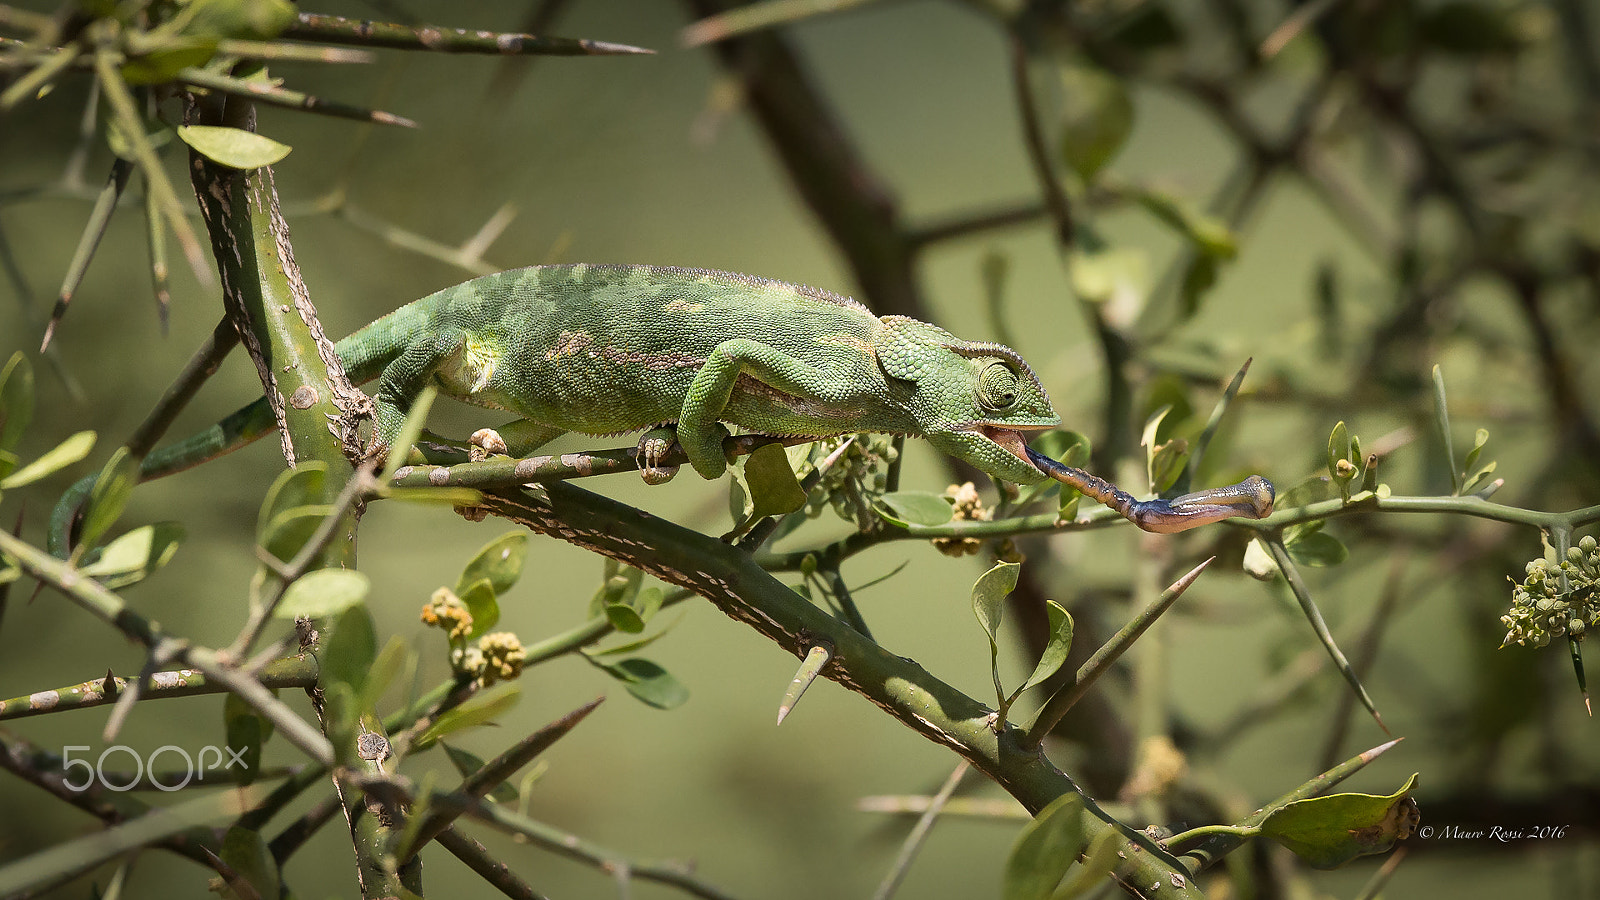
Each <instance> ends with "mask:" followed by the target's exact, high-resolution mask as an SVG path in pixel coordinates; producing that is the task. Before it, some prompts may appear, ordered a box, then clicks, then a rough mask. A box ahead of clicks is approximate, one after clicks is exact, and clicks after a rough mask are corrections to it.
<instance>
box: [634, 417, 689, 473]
mask: <svg viewBox="0 0 1600 900" xmlns="http://www.w3.org/2000/svg"><path fill="white" fill-rule="evenodd" d="M677 445H678V431H677V429H675V428H673V427H672V426H671V425H662V426H660V427H657V428H652V429H650V430H649V431H646V432H645V433H644V436H643V437H641V438H639V446H638V448H636V449H635V450H634V451H633V455H634V459H636V460H638V462H639V475H640V477H642V478H644V483H645V484H666V483H667V482H669V481H671V480H672V476H674V475H676V474H678V467H677V466H663V465H661V460H663V459H665V458H666V456H667V454H669V453H671V452H672V448H674V447H676V446H677Z"/></svg>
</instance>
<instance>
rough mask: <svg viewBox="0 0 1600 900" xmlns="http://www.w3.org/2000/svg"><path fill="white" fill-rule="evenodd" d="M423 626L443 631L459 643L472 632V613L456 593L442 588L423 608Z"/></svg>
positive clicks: (435, 592) (434, 593)
mask: <svg viewBox="0 0 1600 900" xmlns="http://www.w3.org/2000/svg"><path fill="white" fill-rule="evenodd" d="M422 624H424V625H431V626H433V627H434V628H440V629H443V630H444V631H445V632H446V633H447V634H449V635H450V640H451V641H457V640H460V639H461V638H464V637H466V636H467V634H468V633H469V632H471V631H472V612H471V611H470V610H468V609H467V604H465V603H463V602H462V601H461V598H460V597H457V596H456V594H455V591H452V590H450V589H449V588H444V587H442V588H439V589H438V590H437V591H434V592H433V597H432V599H430V600H429V601H428V603H427V605H426V606H424V607H422Z"/></svg>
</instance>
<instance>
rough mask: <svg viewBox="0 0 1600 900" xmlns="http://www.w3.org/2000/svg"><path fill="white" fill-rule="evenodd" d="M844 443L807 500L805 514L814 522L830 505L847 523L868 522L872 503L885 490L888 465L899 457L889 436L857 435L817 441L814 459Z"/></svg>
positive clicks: (824, 455) (825, 454)
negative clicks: (842, 448)
mask: <svg viewBox="0 0 1600 900" xmlns="http://www.w3.org/2000/svg"><path fill="white" fill-rule="evenodd" d="M846 441H849V446H847V447H845V449H844V452H842V453H841V454H840V455H839V458H838V459H835V460H834V461H833V463H832V464H831V465H829V466H828V467H827V468H826V469H824V470H823V472H822V480H821V481H819V482H818V483H817V486H816V488H815V489H814V490H812V491H811V494H810V496H808V497H807V498H806V515H807V516H809V517H811V518H813V519H814V518H816V517H817V516H820V515H822V510H823V508H824V507H826V506H829V505H831V506H832V507H833V511H834V512H835V513H837V514H838V516H839V518H841V519H844V520H845V521H847V522H855V523H857V524H858V525H859V524H863V523H870V522H872V521H873V517H872V504H873V501H874V500H876V499H877V498H878V497H879V496H881V495H882V494H883V492H884V489H885V488H887V487H888V484H889V466H890V464H892V463H893V462H894V461H895V459H897V458H898V457H899V455H900V454H899V451H897V450H895V447H894V438H893V437H891V436H890V435H886V434H857V435H845V436H843V437H837V438H829V439H828V440H825V441H819V442H817V444H816V446H817V448H818V449H817V455H816V458H817V459H818V460H819V461H820V460H823V459H827V458H828V457H829V456H831V455H833V453H834V451H836V450H838V449H839V447H840V445H842V444H844V442H846Z"/></svg>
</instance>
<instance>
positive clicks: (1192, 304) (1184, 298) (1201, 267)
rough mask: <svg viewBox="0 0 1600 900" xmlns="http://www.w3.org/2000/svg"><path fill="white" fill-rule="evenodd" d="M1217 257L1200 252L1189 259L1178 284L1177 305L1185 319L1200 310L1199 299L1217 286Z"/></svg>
mask: <svg viewBox="0 0 1600 900" xmlns="http://www.w3.org/2000/svg"><path fill="white" fill-rule="evenodd" d="M1217 269H1218V265H1217V257H1215V256H1207V255H1205V254H1200V255H1198V256H1196V257H1195V258H1194V259H1191V260H1189V265H1188V266H1187V267H1186V268H1185V269H1184V270H1183V281H1182V283H1181V284H1180V285H1179V286H1178V299H1179V300H1180V301H1181V302H1180V304H1179V306H1180V307H1181V308H1182V310H1183V317H1184V318H1185V319H1187V318H1189V317H1191V316H1193V315H1194V314H1195V313H1197V312H1199V311H1200V300H1201V298H1203V297H1204V296H1205V295H1206V294H1207V293H1208V292H1209V291H1210V290H1211V289H1212V288H1214V287H1216V286H1217Z"/></svg>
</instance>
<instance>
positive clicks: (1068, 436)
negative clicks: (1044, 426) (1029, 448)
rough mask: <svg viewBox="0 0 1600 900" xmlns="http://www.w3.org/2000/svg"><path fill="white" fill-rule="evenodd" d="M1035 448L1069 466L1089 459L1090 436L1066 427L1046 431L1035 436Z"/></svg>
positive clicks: (1080, 463)
mask: <svg viewBox="0 0 1600 900" xmlns="http://www.w3.org/2000/svg"><path fill="white" fill-rule="evenodd" d="M1033 449H1035V450H1037V451H1039V452H1040V453H1043V454H1044V455H1045V456H1048V457H1050V458H1051V459H1054V460H1057V461H1059V462H1061V463H1062V464H1063V465H1068V466H1077V465H1082V464H1083V463H1085V462H1088V460H1089V438H1088V437H1086V436H1084V435H1083V434H1080V433H1079V432H1076V431H1069V430H1067V429H1064V428H1058V429H1056V430H1054V431H1046V432H1045V433H1044V434H1041V435H1039V436H1038V437H1037V438H1034V440H1033Z"/></svg>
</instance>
